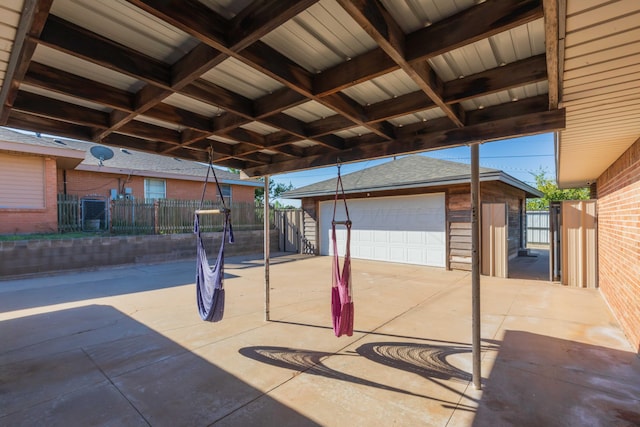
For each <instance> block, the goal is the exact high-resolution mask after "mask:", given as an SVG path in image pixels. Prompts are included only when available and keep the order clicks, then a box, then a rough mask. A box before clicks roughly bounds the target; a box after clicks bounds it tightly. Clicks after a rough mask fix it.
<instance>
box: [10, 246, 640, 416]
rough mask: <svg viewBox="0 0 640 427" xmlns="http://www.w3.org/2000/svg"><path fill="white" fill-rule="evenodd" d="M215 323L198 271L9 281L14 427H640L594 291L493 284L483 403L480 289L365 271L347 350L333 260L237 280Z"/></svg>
mask: <svg viewBox="0 0 640 427" xmlns="http://www.w3.org/2000/svg"><path fill="white" fill-rule="evenodd" d="M226 273H227V276H228V278H227V280H226V283H225V287H226V289H227V291H226V292H227V298H226V311H225V318H224V320H223V321H222V322H219V323H215V324H212V323H206V322H202V321H201V320H200V318H199V317H198V314H197V311H196V306H195V289H194V285H193V277H194V262H177V263H170V264H161V265H151V266H135V267H126V268H111V269H106V270H100V271H93V272H76V273H72V274H64V275H56V276H50V277H39V278H30V279H21V280H11V281H0V321H1V322H0V337H1V343H2V347H1V350H0V425H3V426H5V425H6V426H20V425H29V426H33V425H47V426H54V425H61V426H69V425H77V426H89V425H114V426H115V425H117V426H129V425H130V426H137V425H142V426H144V425H153V426H180V425H184V426H206V425H216V426H226V425H229V426H248V425H259V426H308V425H309V426H311V425H322V426H342V425H349V426H376V425H385V426H388V425H398V426H418V425H420V426H500V425H505V426H510V425H514V426H637V425H640V359H639V358H638V356H637V353H636V352H637V350H636V349H632V348H631V347H630V345H629V344H628V342H627V340H626V339H625V337H624V335H623V333H622V332H621V330H620V328H619V327H618V325H617V323H616V321H615V319H614V318H613V317H612V315H611V314H610V312H609V310H608V308H607V306H606V303H605V302H604V301H603V299H602V298H601V296H600V294H599V292H598V291H597V290H587V289H570V288H564V287H561V286H559V285H557V284H551V283H548V282H541V281H530V280H521V279H518V280H514V279H508V280H507V279H491V278H487V277H483V278H482V338H483V360H482V369H483V390H482V391H477V390H474V388H473V386H472V385H471V383H470V381H471V345H470V344H471V342H470V336H471V319H470V318H471V316H470V307H471V294H470V275H469V274H468V273H464V272H456V271H453V272H452V271H445V270H443V269H436V268H427V267H419V266H409V265H399V264H388V263H376V262H368V261H362V260H354V261H353V283H354V293H355V310H356V315H355V328H356V331H355V332H354V334H353V336H352V337H341V338H336V337H335V336H334V335H333V332H332V330H331V324H330V322H331V320H330V312H329V296H330V259H329V258H327V257H312V258H307V257H301V256H286V255H285V256H279V257H275V258H274V259H273V260H272V266H271V288H272V291H271V315H272V321H270V322H265V321H264V320H263V317H264V314H263V291H262V289H263V276H264V273H263V269H262V266H261V260H259V259H252V258H251V257H245V258H232V259H229V260H228V261H227V266H226Z"/></svg>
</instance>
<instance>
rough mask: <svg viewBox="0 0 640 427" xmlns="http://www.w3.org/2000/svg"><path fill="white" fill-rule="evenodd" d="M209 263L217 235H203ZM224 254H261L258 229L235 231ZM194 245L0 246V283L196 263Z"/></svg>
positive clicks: (183, 241)
mask: <svg viewBox="0 0 640 427" xmlns="http://www.w3.org/2000/svg"><path fill="white" fill-rule="evenodd" d="M270 237H271V251H272V252H276V251H277V250H278V232H277V231H276V230H272V231H271V236H270ZM204 240H205V245H206V247H207V253H208V254H209V258H210V259H211V258H214V257H215V256H217V250H218V248H219V244H220V238H219V235H218V234H217V233H212V234H208V233H206V234H205V235H204ZM235 241H236V242H235V243H234V244H227V245H226V247H225V255H227V256H233V255H247V254H262V253H263V250H264V240H263V232H262V230H258V231H256V230H252V231H236V232H235ZM195 256H196V240H195V236H194V235H193V234H191V233H189V234H168V235H154V236H114V237H86V238H78V239H60V240H19V241H8V242H0V279H4V278H9V277H15V276H24V275H31V274H42V273H49V272H58V271H65V270H76V269H96V268H101V267H108V266H115V265H125V264H149V263H157V262H166V261H177V260H182V259H189V258H193V259H195Z"/></svg>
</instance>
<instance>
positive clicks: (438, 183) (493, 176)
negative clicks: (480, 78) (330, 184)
mask: <svg viewBox="0 0 640 427" xmlns="http://www.w3.org/2000/svg"><path fill="white" fill-rule="evenodd" d="M480 181H481V182H489V181H500V182H503V183H505V184H508V185H511V186H512V187H515V188H518V189H520V190H522V191H524V192H525V193H526V195H527V197H532V198H535V197H542V193H541V192H540V191H538V190H536V189H535V188H533V187H531V186H529V185H527V184H525V183H523V182H521V181H518V180H517V179H515V178H513V177H512V176H510V175H507V174H505V173H504V172H501V171H495V172H494V171H491V172H485V173H482V174H480ZM469 182H470V178H469V175H460V176H456V177H447V178H446V179H436V180H430V181H416V182H411V183H405V184H393V185H385V186H380V185H377V186H369V187H358V188H352V189H345V194H358V193H372V192H381V191H394V190H406V189H412V188H431V187H442V186H449V185H458V184H469ZM333 194H334V192H333V191H325V190H322V191H320V190H319V191H307V192H301V193H297V192H296V191H295V190H292V191H290V192H287V193H285V194H283V197H284V198H287V199H306V198H314V197H324V196H330V195H333Z"/></svg>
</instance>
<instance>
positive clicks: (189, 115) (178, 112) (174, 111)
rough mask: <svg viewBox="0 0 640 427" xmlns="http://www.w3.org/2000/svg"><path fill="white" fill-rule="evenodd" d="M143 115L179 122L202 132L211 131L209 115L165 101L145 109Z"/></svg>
mask: <svg viewBox="0 0 640 427" xmlns="http://www.w3.org/2000/svg"><path fill="white" fill-rule="evenodd" d="M144 115H145V116H149V117H152V118H154V119H158V120H161V121H164V122H167V123H175V124H180V125H182V126H184V127H187V128H190V129H194V130H199V131H203V132H210V131H211V119H210V118H209V117H206V116H203V115H201V114H197V113H194V112H192V111H188V110H184V109H182V108H178V107H174V106H173V105H169V104H166V103H160V104H157V105H155V106H154V107H152V108H150V109H148V110H147V111H145V112H144Z"/></svg>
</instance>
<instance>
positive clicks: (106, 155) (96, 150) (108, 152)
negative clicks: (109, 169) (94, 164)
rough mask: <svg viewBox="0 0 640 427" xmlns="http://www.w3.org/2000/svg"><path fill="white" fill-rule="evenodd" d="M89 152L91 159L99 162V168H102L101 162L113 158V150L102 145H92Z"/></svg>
mask: <svg viewBox="0 0 640 427" xmlns="http://www.w3.org/2000/svg"><path fill="white" fill-rule="evenodd" d="M89 151H90V152H91V155H92V156H93V157H95V158H96V159H98V161H99V162H100V163H98V165H100V166H102V162H103V161H105V160H109V159H111V158H113V150H112V149H111V148H107V147H103V146H102V145H94V146H93V147H91V149H90V150H89Z"/></svg>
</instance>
